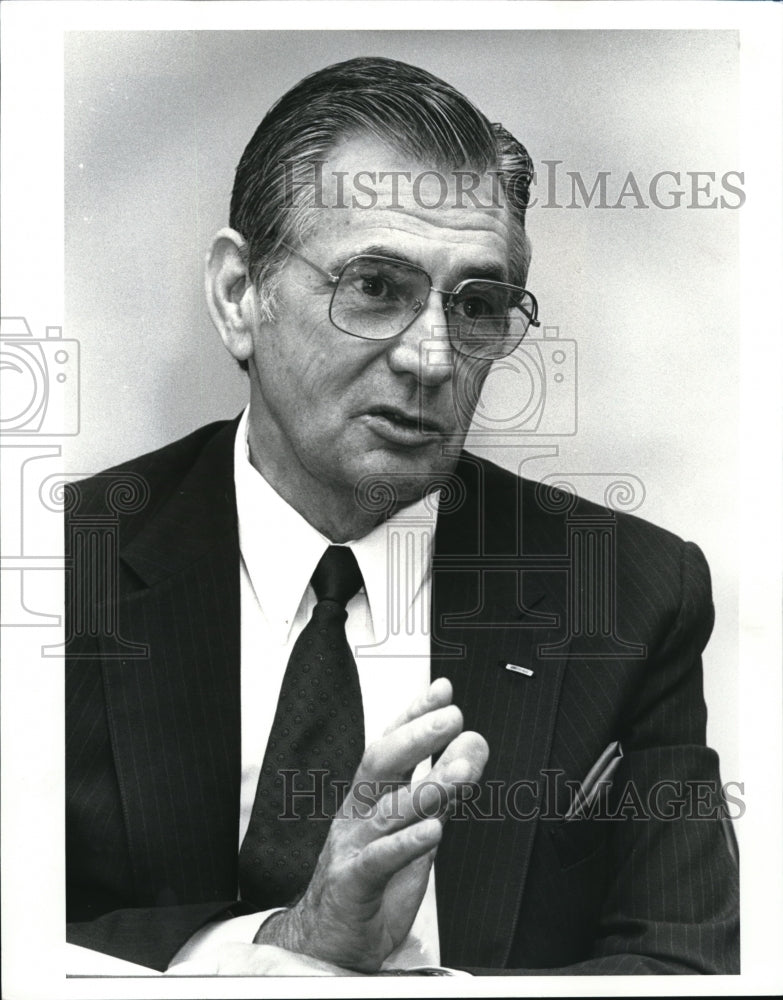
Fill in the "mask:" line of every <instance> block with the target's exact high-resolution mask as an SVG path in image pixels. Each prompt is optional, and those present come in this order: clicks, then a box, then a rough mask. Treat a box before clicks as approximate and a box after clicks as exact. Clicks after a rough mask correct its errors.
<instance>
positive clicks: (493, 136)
mask: <svg viewBox="0 0 783 1000" xmlns="http://www.w3.org/2000/svg"><path fill="white" fill-rule="evenodd" d="M354 136H371V137H374V138H376V139H378V140H380V141H381V142H382V143H384V144H385V145H386V146H388V147H390V148H391V149H394V150H397V151H399V152H400V153H403V154H406V155H408V156H411V157H413V158H414V159H415V160H416V161H417V162H419V163H421V164H423V165H426V166H427V167H428V168H429V167H432V168H435V169H439V170H443V171H446V170H465V169H467V170H472V171H475V172H477V173H479V174H483V173H487V172H496V173H497V174H498V176H499V182H500V187H501V190H502V192H503V193H504V195H505V196H506V197H505V201H506V203H507V204H508V206H509V208H510V211H511V213H512V216H513V217H514V219H515V220H516V222H517V223H518V225H512V226H511V233H512V237H511V239H512V246H511V260H510V264H511V269H512V277H511V280H512V281H514V282H515V283H518V284H521V285H523V284H524V283H525V280H526V278H527V270H528V265H529V263H530V244H529V241H528V239H527V235H526V233H525V228H524V227H525V209H526V207H527V205H528V201H529V197H530V182H531V179H532V176H533V164H532V161H531V159H530V157H529V155H528V153H527V150H526V149H525V147H524V146H523V145H522V144H521V143H520V142H518V141H517V140H516V139H515V138H514V137H513V136H512V135H511V134H510V133H509V132H507V131H506V129H504V128H503V127H502V126H501V125H497V124H490V122H489V121H488V120H487V118H486V117H485V116H484V115H483V114H482V113H481V112H480V111H479V110H478V109H477V108H476V107H474V106H473V104H471V102H470V101H469V100H468V99H467V98H466V97H465V96H464V95H462V94H461V93H460V92H459V91H458V90H455V88H454V87H452V86H451V85H450V84H448V83H445V82H444V81H443V80H439V79H438V77H436V76H433V75H432V74H431V73H428V72H426V71H425V70H423V69H419V68H418V67H416V66H410V65H408V64H407V63H403V62H397V61H395V60H393V59H384V58H380V57H374V58H364V57H363V58H358V59H349V60H347V61H346V62H342V63H336V64H335V65H333V66H327V67H326V68H325V69H322V70H318V72H316V73H312V74H311V75H310V76H307V77H305V78H304V79H303V80H300V81H299V83H297V84H296V85H295V86H294V87H292V88H291V90H289V91H288V92H287V93H286V94H284V95H283V96H282V97H281V98H280V99H279V100H278V101H277V102H276V103H275V104H274V105H273V106H272V107H271V108H270V110H269V111H268V112H267V114H266V115H265V117H264V119H263V120H262V122H261V124H260V125H259V126H258V128H257V129H256V131H255V134H254V135H253V138H252V139H251V140H250V142H249V143H248V144H247V147H246V148H245V151H244V153H243V154H242V158H241V159H240V161H239V165H238V166H237V169H236V176H235V178H234V189H233V191H232V194H231V214H230V219H229V225H230V226H231V228H232V229H235V230H236V231H237V232H238V233H240V235H241V236H242V237H243V238H244V240H245V244H246V247H245V251H246V255H247V264H248V268H249V273H250V277H251V280H252V281H253V282H254V283H255V284H256V286H257V287H258V289H259V293H260V299H261V308H262V313H263V315H264V318H265V319H269V320H271V319H272V318H273V316H274V291H275V286H276V278H277V276H278V275H279V272H280V270H281V268H282V265H283V263H284V262H285V260H286V259H287V256H288V251H286V249H285V248H284V247H283V245H282V244H284V243H288V244H293V245H296V243H297V242H301V241H302V240H304V238H305V236H306V234H307V232H308V230H309V229H310V228H312V226H313V225H314V224H315V213H314V212H313V209H312V202H313V197H314V193H315V192H314V183H313V179H314V165H316V164H318V163H323V162H324V161H325V160H327V159H328V157H329V154H330V152H331V151H332V150H333V149H334V148H335V146H337V145H338V144H339V143H340V142H341V141H343V140H346V139H349V138H352V137H354ZM292 194H293V195H294V196H293V197H292ZM241 365H242V367H243V368H245V369H247V364H246V363H241Z"/></svg>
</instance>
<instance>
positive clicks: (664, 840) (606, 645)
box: [67, 59, 737, 974]
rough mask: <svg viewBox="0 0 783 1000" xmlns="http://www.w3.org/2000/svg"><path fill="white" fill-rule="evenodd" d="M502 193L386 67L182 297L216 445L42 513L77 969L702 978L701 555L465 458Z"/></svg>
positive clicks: (260, 162)
mask: <svg viewBox="0 0 783 1000" xmlns="http://www.w3.org/2000/svg"><path fill="white" fill-rule="evenodd" d="M531 176H532V164H531V162H530V160H529V157H528V156H527V153H526V151H525V150H524V147H522V146H521V144H519V143H518V142H517V141H516V140H515V139H513V137H511V136H510V135H509V134H508V133H507V132H506V131H505V130H503V129H502V128H501V127H500V126H491V125H490V124H489V123H488V122H487V120H486V119H485V118H484V116H483V115H481V114H480V113H479V112H478V111H477V110H476V109H475V108H474V107H473V106H472V105H471V104H470V103H469V102H468V101H467V100H466V99H465V98H464V97H463V96H462V95H460V94H459V93H457V92H456V91H455V90H453V88H451V87H449V86H448V85H447V84H444V83H443V82H442V81H439V80H437V79H435V78H434V77H432V76H430V75H429V74H427V73H425V72H423V71H421V70H418V69H415V68H413V67H410V66H406V65H404V64H400V63H395V62H392V61H389V60H384V59H367V60H351V61H349V62H347V63H343V64H340V65H338V66H334V67H330V68H328V69H326V70H323V71H321V72H320V73H316V74H314V75H313V76H312V77H309V78H307V79H306V80H304V81H302V82H301V83H300V84H298V85H297V86H296V87H294V88H293V89H292V90H291V91H289V93H288V94H286V95H285V96H284V97H283V98H282V99H281V100H280V101H279V102H278V103H277V104H276V105H275V106H274V107H273V108H272V110H271V111H270V112H269V113H268V115H267V116H266V117H265V119H264V120H263V121H262V123H261V125H260V126H259V128H258V130H257V132H256V134H255V135H254V137H253V139H252V140H251V141H250V143H249V145H248V147H247V149H246V150H245V152H244V154H243V157H242V160H241V161H240V164H239V167H238V169H237V175H236V180H235V185H234V192H233V196H232V204H231V217H230V226H229V227H228V228H226V229H223V230H221V231H220V232H219V233H218V234H217V235H216V237H215V238H214V240H213V242H212V245H211V247H210V250H209V253H208V255H207V266H206V289H207V300H208V305H209V309H210V314H211V316H212V319H213V322H214V323H215V326H216V327H217V329H218V331H219V333H220V335H221V337H222V339H223V342H224V344H225V346H226V348H227V349H228V351H229V352H230V353H231V355H232V356H233V357H234V358H235V359H236V360H237V361H238V362H239V364H240V365H241V366H242V367H243V368H245V370H247V372H248V378H249V385H250V403H249V407H248V409H247V410H246V411H245V413H243V415H242V416H241V418H240V419H239V420H238V421H231V422H229V423H226V424H217V425H210V426H208V427H205V428H202V429H201V430H199V431H197V432H195V433H194V434H192V435H190V436H189V437H188V438H185V439H184V440H182V441H179V442H176V443H175V444H173V445H170V446H168V447H167V448H164V449H162V450H161V451H159V452H157V453H154V454H152V455H148V456H144V457H143V458H141V459H138V460H136V461H135V462H132V463H130V464H128V465H127V466H125V467H123V468H120V469H116V470H112V471H111V472H110V473H109V474H104V475H103V476H99V477H95V478H94V479H93V480H90V481H87V482H86V483H83V484H79V489H78V490H77V491H75V492H74V494H73V496H72V498H71V500H72V502H71V504H70V511H69V527H68V536H67V538H68V541H67V544H68V546H69V553H70V555H71V557H72V559H73V564H74V567H75V570H76V572H75V573H74V575H73V581H72V586H71V588H70V597H69V608H70V611H69V615H70V621H71V625H72V628H71V632H72V642H71V658H70V662H69V665H68V677H67V712H68V727H67V729H68V775H67V792H68V890H67V891H68V909H69V940H70V941H72V942H73V943H75V944H81V945H84V946H87V947H89V948H94V949H96V950H98V951H103V952H105V953H107V954H111V955H115V956H118V957H121V958H126V959H129V960H131V961H134V962H138V963H141V964H144V965H148V966H150V967H152V968H157V969H160V970H164V969H167V968H168V969H170V970H171V971H172V972H175V973H176V972H177V971H181V972H184V971H194V970H199V969H200V970H203V971H220V972H224V973H232V972H233V973H237V972H245V973H257V974H264V973H274V972H280V971H283V972H289V973H296V972H306V973H312V972H320V973H323V974H348V973H349V972H352V973H370V974H373V973H377V972H378V971H386V970H389V969H399V968H404V969H411V968H416V967H421V966H429V965H437V964H439V963H440V962H442V963H443V964H444V965H445V966H450V967H458V968H466V969H469V970H471V971H474V972H475V971H483V972H500V971H510V972H517V973H541V972H548V973H552V972H561V973H574V974H577V973H611V972H617V973H637V972H640V973H641V972H646V973H657V972H669V973H672V972H673V973H683V972H730V971H736V970H737V958H736V949H737V925H736V921H737V885H736V867H735V865H734V862H733V860H732V857H731V851H730V844H729V843H728V842H727V840H726V838H725V835H724V827H723V826H722V824H721V822H720V805H721V804H720V790H719V789H720V785H719V775H718V768H717V758H716V755H715V754H714V753H713V752H712V751H710V750H708V749H707V748H706V747H705V745H704V729H705V718H706V711H705V707H704V702H703V697H702V693H701V661H700V653H701V650H702V649H703V646H704V644H705V643H706V641H707V638H708V636H709V632H710V630H711V626H712V607H711V601H710V593H709V574H708V570H707V567H706V564H705V562H704V559H703V557H702V555H701V553H700V552H699V551H698V549H696V547H695V546H693V545H691V544H687V543H683V542H681V541H680V540H679V539H677V538H675V537H674V536H672V535H670V534H668V533H666V532H663V531H661V530H660V529H656V528H653V527H652V526H650V525H647V524H645V523H644V522H641V521H638V520H635V519H633V518H630V517H625V516H621V515H614V514H613V513H611V512H609V511H606V510H603V509H602V508H598V507H595V506H594V505H592V504H587V503H585V502H583V501H581V500H576V499H575V498H572V500H571V502H569V503H564V502H563V499H564V498H563V497H562V496H560V495H558V494H549V493H547V492H545V491H541V490H538V489H536V487H535V485H534V484H530V483H526V482H522V481H520V480H518V479H517V478H516V477H514V476H513V475H511V474H509V473H506V472H503V471H502V470H500V469H499V468H497V467H496V466H494V465H492V464H491V463H487V462H484V461H481V460H479V459H478V458H476V457H475V456H472V455H469V454H468V453H465V452H463V451H462V444H463V442H464V438H465V435H466V432H467V430H468V427H469V424H470V421H471V417H472V413H473V409H474V407H475V405H476V401H477V400H478V397H479V393H480V390H481V386H482V384H483V382H484V380H485V378H486V376H487V373H488V371H489V369H490V367H491V365H492V362H493V360H495V359H498V358H502V357H506V356H508V355H509V354H511V353H512V352H513V351H514V350H515V349H516V348H517V347H518V345H519V343H520V342H521V340H522V337H523V336H524V335H525V333H526V331H527V329H528V327H529V325H530V324H532V323H536V322H537V305H536V302H535V298H534V297H533V295H532V294H531V293H530V292H529V291H528V290H527V289H526V282H527V271H528V265H529V260H530V253H529V243H528V240H527V236H526V233H525V228H524V226H525V207H526V205H527V202H528V188H529V183H530V180H531ZM118 489H119V490H122V489H125V490H126V491H127V490H129V489H130V490H133V489H136V490H137V492H138V496H137V497H136V498H135V500H134V501H131V499H130V498H129V497H128V495H127V494H125V495H120V497H119V499H118V496H117V490H118ZM111 512H114V513H118V514H119V562H118V564H117V565H116V566H115V565H114V563H112V561H111V559H109V560H108V561H106V560H105V555H106V551H107V550H106V549H105V548H104V549H101V548H100V544H99V543H96V541H95V539H96V538H97V537H98V535H97V534H96V530H97V529H96V526H99V525H100V524H102V523H104V524H105V523H106V520H105V519H106V516H107V514H108V513H111ZM109 544H110V545H113V544H114V542H113V536H112V541H111V542H110V543H109ZM101 558H104V562H105V564H101V562H100V559H101ZM346 615H347V621H345V619H346ZM580 615H583V616H585V617H584V618H580ZM85 623H86V624H85ZM411 776H413V781H412V782H411ZM597 779H602V780H597ZM694 788H696V789H697V790H698V792H697V793H696V794H695V793H694V791H693V790H694ZM575 790H576V794H574V793H575ZM694 794H695V798H696V801H695V802H694ZM331 816H335V818H334V820H333V821H332V822H331V824H330V823H329V819H330V818H331ZM199 963H201V964H199Z"/></svg>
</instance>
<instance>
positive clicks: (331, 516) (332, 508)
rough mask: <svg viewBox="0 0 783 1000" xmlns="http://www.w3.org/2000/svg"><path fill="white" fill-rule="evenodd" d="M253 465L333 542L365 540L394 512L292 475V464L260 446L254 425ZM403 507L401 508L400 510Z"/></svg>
mask: <svg viewBox="0 0 783 1000" xmlns="http://www.w3.org/2000/svg"><path fill="white" fill-rule="evenodd" d="M248 446H249V451H250V464H251V465H252V466H253V468H254V469H255V470H256V472H258V473H260V474H261V475H262V476H263V477H264V479H266V481H267V482H268V483H269V485H270V486H271V487H272V489H274V490H275V492H276V493H277V494H278V495H279V496H281V497H282V498H283V499H284V500H285V501H286V503H288V504H290V506H291V507H293V508H294V510H295V511H296V512H297V513H298V514H301V515H302V517H303V518H304V519H305V520H306V521H307V522H308V523H309V524H311V525H312V526H313V527H314V528H315V529H316V530H317V531H320V532H321V534H322V535H325V536H326V537H327V538H328V539H329V541H330V542H333V543H335V544H342V543H344V542H348V541H351V540H353V539H356V538H363V537H364V535H366V534H368V533H369V532H370V531H372V529H373V528H374V527H376V525H378V524H379V523H380V522H381V521H382V520H384V519H385V518H386V517H388V516H389V514H390V513H394V511H393V510H392V511H389V510H388V509H384V510H382V511H381V512H380V513H377V512H374V511H368V510H367V509H365V508H364V507H362V506H361V505H359V504H358V503H357V502H356V496H355V494H354V491H353V490H346V491H342V492H337V491H334V490H329V489H326V488H325V487H324V486H323V485H322V484H321V483H318V482H315V481H314V480H313V479H312V477H309V476H307V475H305V474H303V475H300V476H299V477H294V476H292V472H293V471H295V470H293V469H292V467H291V465H290V464H286V465H285V466H283V465H282V463H278V462H275V461H274V460H273V459H272V458H271V457H270V456H269V454H268V453H267V452H266V451H265V449H262V448H261V447H259V442H258V440H257V436H256V434H255V433H254V429H253V425H252V423H251V424H250V425H249V427H248ZM400 506H403V505H402V504H400V505H398V507H397V508H395V509H399V507H400Z"/></svg>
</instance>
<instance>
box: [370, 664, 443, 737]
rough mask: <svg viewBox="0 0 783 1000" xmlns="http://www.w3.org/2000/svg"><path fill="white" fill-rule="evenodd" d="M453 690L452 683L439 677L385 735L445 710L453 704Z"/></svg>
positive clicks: (395, 721) (393, 723) (396, 720)
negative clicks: (420, 718) (440, 709)
mask: <svg viewBox="0 0 783 1000" xmlns="http://www.w3.org/2000/svg"><path fill="white" fill-rule="evenodd" d="M451 699H452V690H451V681H449V680H448V679H447V678H445V677H439V678H438V679H437V680H434V681H433V682H432V684H430V686H429V687H428V688H427V690H426V691H425V692H424V694H422V695H420V696H419V697H418V698H416V699H415V701H413V702H411V704H410V705H409V706H408V707H407V708H406V709H405V711H404V712H403V713H402V715H399V716H398V717H397V718H396V719H395V720H394V722H392V724H391V725H390V726H389V727H388V728H387V729H386V731H385V733H384V735H387V734H388V733H390V732H392V730H394V729H399V727H400V726H404V725H405V724H406V723H407V722H412V721H413V720H414V719H417V718H418V717H419V716H421V715H424V714H425V713H427V712H431V711H433V710H434V709H436V708H445V707H446V705H448V704H450V703H451Z"/></svg>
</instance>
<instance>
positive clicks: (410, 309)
mask: <svg viewBox="0 0 783 1000" xmlns="http://www.w3.org/2000/svg"><path fill="white" fill-rule="evenodd" d="M283 246H284V247H285V248H286V249H287V250H289V251H290V252H291V253H293V254H295V256H297V257H299V258H300V259H301V260H303V261H304V262H305V263H306V264H309V265H310V267H312V268H313V269H314V270H315V271H318V273H319V274H321V275H323V277H324V278H326V280H327V281H328V282H329V284H331V285H334V291H333V292H332V301H331V302H330V304H329V319H330V320H331V321H332V323H333V324H334V325H335V326H336V327H337V329H338V330H341V331H342V332H343V333H347V334H350V336H352V337H360V338H361V339H363V340H389V339H391V338H392V337H397V336H399V334H401V333H404V332H405V331H406V330H407V329H408V327H409V326H411V325H412V324H413V323H414V321H415V320H416V317H417V316H418V314H419V313H420V312H421V310H422V309H423V308H424V304H425V303H426V301H427V299H428V298H429V295H430V292H438V293H439V294H440V295H442V296H443V312H444V314H445V316H446V321H447V323H448V331H449V340H450V341H451V345H452V347H453V348H454V350H455V351H457V352H458V353H459V354H462V355H465V356H467V357H471V358H483V359H485V360H495V359H496V358H504V357H506V356H507V355H509V354H511V353H512V352H513V351H514V350H516V348H517V347H518V346H519V345H520V343H521V342H522V338H523V337H524V336H525V334H526V333H527V330H528V327H530V326H539V325H540V324H539V322H538V303H537V302H536V300H535V297H534V296H533V295H532V294H531V293H530V292H528V291H527V290H526V289H524V288H520V287H518V286H517V285H508V284H506V283H505V282H502V281H485V280H484V279H480V278H468V279H467V280H466V281H460V283H459V284H458V285H457V286H456V287H455V288H454V289H453V290H452V291H446V289H443V288H435V287H434V286H433V284H432V278H430V276H429V274H427V272H426V271H425V270H424V269H423V268H421V267H419V266H418V265H417V264H409V263H407V262H405V261H399V260H394V259H393V258H391V257H380V256H377V255H376V254H359V255H358V256H356V257H351V259H350V260H348V261H346V263H345V264H343V266H342V267H341V268H340V270H339V272H338V273H337V274H330V273H329V272H328V271H325V270H324V269H323V268H322V267H319V266H318V264H316V263H314V262H313V261H312V260H310V259H309V258H307V257H305V256H304V254H302V253H300V252H299V251H298V250H295V249H294V248H293V247H292V246H289V245H288V244H287V243H284V244H283Z"/></svg>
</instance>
